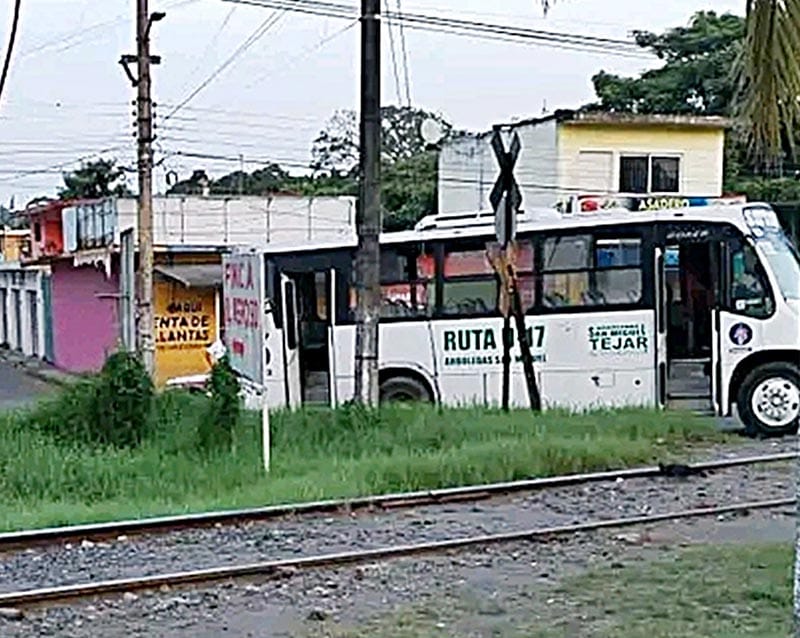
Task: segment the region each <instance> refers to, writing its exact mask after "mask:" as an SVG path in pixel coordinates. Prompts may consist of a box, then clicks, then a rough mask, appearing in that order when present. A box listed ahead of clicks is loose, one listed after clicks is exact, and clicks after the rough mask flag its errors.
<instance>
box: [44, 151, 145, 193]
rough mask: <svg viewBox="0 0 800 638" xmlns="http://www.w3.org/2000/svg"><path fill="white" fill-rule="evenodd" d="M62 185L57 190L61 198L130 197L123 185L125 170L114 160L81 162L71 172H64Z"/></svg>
mask: <svg viewBox="0 0 800 638" xmlns="http://www.w3.org/2000/svg"><path fill="white" fill-rule="evenodd" d="M63 179H64V187H63V188H61V189H60V190H59V191H58V196H59V198H61V199H100V198H102V197H112V196H116V197H130V195H131V192H130V191H129V190H128V188H127V186H126V185H125V171H124V169H123V168H121V167H119V166H117V163H116V161H114V160H105V159H100V160H96V161H93V162H85V163H82V164H81V166H80V168H78V169H76V170H74V171H72V172H71V173H64V174H63Z"/></svg>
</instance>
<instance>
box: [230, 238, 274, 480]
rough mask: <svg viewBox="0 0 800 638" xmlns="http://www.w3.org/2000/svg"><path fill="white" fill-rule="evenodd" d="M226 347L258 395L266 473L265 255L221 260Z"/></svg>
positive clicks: (252, 252) (247, 253) (251, 252)
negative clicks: (260, 403)
mask: <svg viewBox="0 0 800 638" xmlns="http://www.w3.org/2000/svg"><path fill="white" fill-rule="evenodd" d="M222 271H223V277H222V295H223V298H224V300H225V306H224V315H223V316H224V325H225V345H226V348H227V352H228V359H229V361H230V363H231V367H232V368H233V369H234V370H235V371H236V373H237V374H239V375H240V376H241V377H242V378H243V379H245V380H246V381H247V382H249V383H250V384H252V385H253V386H255V387H256V388H257V389H258V391H260V392H261V399H262V407H261V409H262V434H263V447H264V450H263V453H264V469H265V470H266V471H269V462H270V443H269V410H268V407H267V389H266V385H265V383H264V371H265V370H266V367H267V366H266V361H265V359H266V348H265V337H266V335H265V322H264V314H265V311H266V306H265V295H266V291H265V288H264V256H263V254H261V253H260V252H258V251H256V250H240V251H237V252H233V253H230V254H226V255H223V257H222Z"/></svg>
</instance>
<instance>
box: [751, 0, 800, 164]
mask: <svg viewBox="0 0 800 638" xmlns="http://www.w3.org/2000/svg"><path fill="white" fill-rule="evenodd" d="M746 18H747V22H746V32H745V40H744V46H743V47H742V51H741V55H740V58H739V68H738V74H739V86H738V89H739V100H738V102H739V104H738V112H739V114H740V116H741V118H742V119H743V121H744V123H745V124H746V126H747V130H748V132H749V135H750V142H751V147H752V148H753V152H754V155H755V159H756V160H757V161H758V163H760V164H762V165H763V166H765V167H769V166H774V164H775V163H776V162H777V161H778V160H779V158H780V156H781V152H782V150H783V148H784V147H785V146H789V148H790V150H791V151H792V152H794V150H795V149H794V142H795V135H796V132H797V130H798V128H800V0H747V13H746Z"/></svg>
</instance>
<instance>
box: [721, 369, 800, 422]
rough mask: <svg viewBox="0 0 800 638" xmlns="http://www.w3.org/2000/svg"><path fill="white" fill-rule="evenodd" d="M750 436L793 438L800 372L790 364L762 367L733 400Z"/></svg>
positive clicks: (750, 375)
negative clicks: (791, 436)
mask: <svg viewBox="0 0 800 638" xmlns="http://www.w3.org/2000/svg"><path fill="white" fill-rule="evenodd" d="M736 407H737V408H738V410H739V418H740V419H741V420H742V422H743V423H744V428H745V432H746V433H747V434H748V435H750V436H761V437H772V436H783V435H785V434H794V433H795V432H797V426H798V422H800V371H799V370H798V369H797V367H796V366H794V365H792V364H790V363H782V362H774V363H765V364H763V365H760V366H758V367H756V368H754V369H753V370H751V371H750V372H749V373H748V374H747V376H746V377H745V378H744V380H743V381H742V385H741V386H740V387H739V395H738V396H737V398H736Z"/></svg>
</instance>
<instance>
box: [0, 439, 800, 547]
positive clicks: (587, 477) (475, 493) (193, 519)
mask: <svg viewBox="0 0 800 638" xmlns="http://www.w3.org/2000/svg"><path fill="white" fill-rule="evenodd" d="M798 456H800V454H798V453H796V452H783V453H777V454H765V455H757V456H741V457H734V458H726V459H721V460H714V461H705V462H700V463H693V464H688V465H673V466H671V467H668V468H667V471H668V472H670V471H671V473H674V474H678V475H680V474H686V475H687V476H691V475H697V474H699V473H704V472H714V471H718V470H725V469H728V468H735V467H746V466H754V465H759V464H765V463H778V462H781V461H791V460H794V459H796V458H798ZM664 475H665V472H664V469H663V468H662V467H659V466H648V467H639V468H630V469H623V470H611V471H605V472H592V473H581V474H565V475H559V476H550V477H545V478H535V479H526V480H519V481H508V482H502V483H490V484H483V485H468V486H464V487H453V488H443V489H434V490H424V491H418V492H402V493H394V494H382V495H375V496H363V497H356V498H348V499H333V500H325V501H310V502H305V503H290V504H284V505H270V506H266V507H254V508H247V509H238V510H222V511H214V512H201V513H196V514H182V515H176V516H161V517H153V518H142V519H131V520H121V521H110V522H106V523H94V524H87V525H69V526H64V527H48V528H40V529H31V530H23V531H18V532H4V533H0V552H3V551H9V550H16V549H27V548H31V547H35V546H37V545H40V544H59V543H66V542H70V541H76V540H81V541H84V540H89V541H100V540H103V539H110V538H115V537H118V536H120V535H125V536H132V535H137V534H157V533H162V534H163V533H171V532H177V531H182V530H188V529H200V528H204V527H211V526H219V525H238V524H244V523H252V522H257V521H270V520H280V519H284V518H287V517H296V516H308V517H311V516H320V515H326V514H327V515H353V514H357V513H359V512H366V511H370V512H374V511H393V510H398V509H408V508H415V507H421V506H426V505H437V504H447V503H453V502H478V501H481V500H485V499H491V498H499V497H504V496H511V495H514V494H521V493H526V492H537V491H542V490H548V489H554V488H562V487H571V486H580V485H589V484H593V483H603V482H612V481H619V480H629V479H646V478H655V477H659V476H664Z"/></svg>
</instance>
